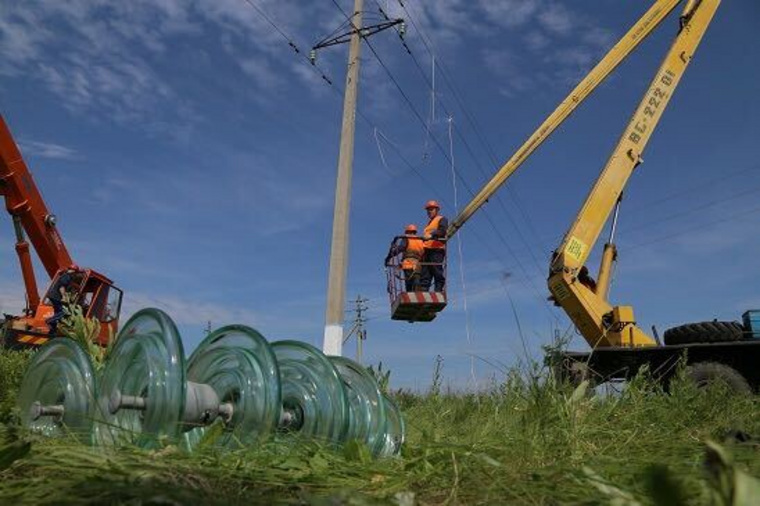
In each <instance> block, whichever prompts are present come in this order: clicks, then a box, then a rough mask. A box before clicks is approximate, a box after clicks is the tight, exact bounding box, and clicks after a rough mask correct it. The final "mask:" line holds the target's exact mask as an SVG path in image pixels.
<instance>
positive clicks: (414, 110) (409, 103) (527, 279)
mask: <svg viewBox="0 0 760 506" xmlns="http://www.w3.org/2000/svg"><path fill="white" fill-rule="evenodd" d="M331 1H332V3H333V4H334V5H335V7H336V8H337V9H338V10H339V11H340V12H341V13H342V14H343V15H344V16H345V17H346V18H347V19H350V20H351V23H352V26H353V27H354V29H355V30H358V27H356V25H354V24H353V19H352V17H349V15H348V14H347V13H346V12H345V11H344V10H343V8H342V7H341V6H340V4H338V2H337V0H331ZM364 42H365V43H366V44H367V47H368V48H369V49H370V51H371V52H372V54H373V55H374V57H375V59H376V60H377V61H378V63H379V64H380V66H381V67H382V68H383V70H384V71H385V73H386V74H387V75H388V78H389V79H390V80H391V82H392V83H393V84H394V85H395V87H396V89H397V90H398V91H399V93H400V94H401V96H402V97H403V98H404V101H405V102H406V104H407V106H408V107H409V109H410V110H411V111H412V113H413V114H414V116H415V117H416V118H417V120H418V121H419V122H420V124H421V125H422V127H423V129H425V128H426V126H427V125H426V122H425V120H424V119H423V117H422V115H421V114H420V113H419V111H418V110H417V108H416V107H415V105H414V103H413V102H412V101H411V99H410V98H409V96H408V95H407V94H406V92H405V91H404V90H403V88H402V87H401V85H400V84H399V83H398V80H397V79H396V78H395V76H394V75H393V73H392V72H391V71H390V69H389V68H388V66H387V65H386V64H385V62H384V61H383V59H382V58H381V57H380V55H379V54H378V53H377V51H376V50H375V48H374V46H373V45H372V44H371V43H370V41H369V40H368V39H367V38H364ZM431 138H432V139H433V142H434V144H435V145H436V147H437V148H438V150H439V151H440V152H441V154H442V155H443V157H444V158H445V159H446V161H447V162H449V163H451V159H450V157H449V155H448V153H446V150H445V149H444V148H443V146H442V145H441V143H440V141H439V140H438V138H437V137H436V136H435V135H432V136H431ZM456 177H457V179H459V181H460V182H461V183H462V185H463V186H464V187H465V189H466V190H467V191H468V193H469V194H470V195H471V196H474V195H475V193H474V191H473V190H472V188H471V187H470V186H469V184H468V183H467V181H466V180H464V179H463V178H462V176H461V174H458V173H457V175H456ZM484 215H485V217H486V220H487V221H488V223H489V225H490V226H491V228H492V229H493V230H494V233H495V234H496V237H498V238H500V240H501V242H502V243H503V244H504V245H505V247H506V248H507V250H508V251H509V252H510V254H511V255H512V256H513V257H514V259H515V262H516V263H517V264H518V266H519V268H520V269H521V270H522V272H523V275H524V276H525V283H527V284H528V285H530V288H531V289H532V290H533V291H534V292H535V294H536V296H537V297H538V300H540V301H541V303H542V304H543V305H544V307H545V308H546V310H547V311H548V312H549V313H550V314H551V315H552V316H553V317H554V318H555V319H557V316H556V315H555V314H554V312H553V310H552V308H551V307H550V306H549V305H548V303H547V302H546V299H545V297H543V296H542V295H541V293H540V291H539V290H538V288H537V287H536V285H535V284H534V283H533V278H532V277H531V276H530V275H528V273H527V270H526V269H525V266H524V265H523V264H522V262H520V259H519V258H518V257H517V256H516V255H514V252H513V250H512V248H511V246H510V245H509V243H508V241H507V240H506V238H505V237H504V236H503V234H502V233H501V232H500V231H499V229H498V227H497V226H496V224H495V223H494V222H493V220H492V218H491V217H490V216H489V215H488V213H486V212H485V211H484ZM557 320H558V319H557Z"/></svg>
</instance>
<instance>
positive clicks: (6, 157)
mask: <svg viewBox="0 0 760 506" xmlns="http://www.w3.org/2000/svg"><path fill="white" fill-rule="evenodd" d="M0 194H2V196H3V197H4V199H5V208H6V209H7V210H8V213H9V214H10V215H11V217H12V219H13V227H14V229H15V232H16V253H17V255H18V259H19V263H20V265H21V275H22V277H23V280H24V287H25V289H26V307H25V308H24V309H23V313H22V314H21V315H9V314H5V315H4V317H5V319H4V325H3V327H2V331H1V332H2V334H1V335H2V341H3V342H4V344H5V346H8V347H12V348H24V347H36V346H40V345H42V344H44V343H46V342H47V341H48V340H49V339H50V338H51V337H55V336H53V335H51V333H50V325H49V324H48V320H49V319H50V318H51V317H52V316H53V314H54V310H53V306H52V304H51V303H50V299H49V295H50V294H51V293H52V291H53V290H57V289H58V288H57V287H58V286H59V283H58V279H59V277H60V276H61V275H62V274H63V273H64V272H66V271H67V270H69V269H71V268H74V269H75V272H74V273H73V275H72V279H73V281H72V282H71V283H70V285H69V287H68V289H67V291H68V293H69V294H70V296H71V300H72V302H73V303H75V304H77V305H79V306H81V307H82V311H83V314H84V315H85V316H87V317H88V318H95V319H97V320H98V321H99V322H100V325H101V328H100V331H99V333H98V336H97V341H98V342H99V343H101V344H106V343H107V342H108V339H109V336H110V335H111V334H112V333H114V334H115V332H116V329H117V327H118V322H119V312H120V311H121V299H122V291H121V290H120V289H119V288H117V287H116V286H114V284H113V282H112V281H111V280H110V279H108V278H107V277H106V276H104V275H103V274H101V273H99V272H97V271H95V270H93V269H87V268H79V267H76V265H75V264H74V262H73V261H72V259H71V255H69V252H68V250H67V249H66V245H65V244H64V242H63V239H62V238H61V235H60V234H59V232H58V227H57V224H56V217H55V215H54V214H52V213H51V212H50V211H49V210H48V208H47V206H46V205H45V201H44V200H43V199H42V195H41V194H40V191H39V189H38V188H37V185H36V184H35V183H34V179H33V178H32V173H31V172H30V171H29V168H28V167H27V165H26V163H25V162H24V159H23V157H22V156H21V151H20V150H19V148H18V145H17V144H16V142H15V141H14V139H13V136H12V135H11V132H10V130H9V129H8V126H7V125H6V123H5V119H4V118H3V117H2V115H0ZM27 236H28V237H29V241H30V242H31V244H32V246H33V247H34V251H35V252H36V253H37V256H38V257H39V259H40V262H41V263H42V266H43V267H44V268H45V271H46V273H47V275H48V276H49V278H50V280H51V283H50V288H49V289H48V291H46V292H45V295H44V296H43V297H41V296H40V293H39V291H38V288H37V279H36V277H35V273H34V267H33V265H32V257H31V254H30V251H29V242H27V239H26V237H27Z"/></svg>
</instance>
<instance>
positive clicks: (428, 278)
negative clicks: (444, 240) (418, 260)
mask: <svg viewBox="0 0 760 506" xmlns="http://www.w3.org/2000/svg"><path fill="white" fill-rule="evenodd" d="M445 260H446V250H445V249H426V250H425V256H424V257H423V259H422V262H423V265H422V276H421V278H420V290H422V291H423V292H427V291H428V290H430V285H431V283H434V288H435V291H436V292H442V291H443V290H444V289H445V288H446V273H445V271H444V269H443V262H444V261H445Z"/></svg>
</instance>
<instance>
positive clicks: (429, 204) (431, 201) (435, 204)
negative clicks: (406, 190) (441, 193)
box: [425, 200, 441, 209]
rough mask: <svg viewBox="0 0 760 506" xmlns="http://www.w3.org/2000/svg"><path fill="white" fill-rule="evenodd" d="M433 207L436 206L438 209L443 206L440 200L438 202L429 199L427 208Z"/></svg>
mask: <svg viewBox="0 0 760 506" xmlns="http://www.w3.org/2000/svg"><path fill="white" fill-rule="evenodd" d="M432 207H434V208H436V209H440V208H441V206H439V205H438V202H436V201H435V200H428V201H427V203H426V204H425V209H430V208H432Z"/></svg>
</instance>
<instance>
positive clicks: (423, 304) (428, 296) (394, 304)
mask: <svg viewBox="0 0 760 506" xmlns="http://www.w3.org/2000/svg"><path fill="white" fill-rule="evenodd" d="M445 307H446V292H402V293H400V294H398V296H397V297H396V299H395V300H393V301H391V319H392V320H404V321H408V322H429V321H432V320H433V319H435V317H436V316H437V314H438V312H439V311H441V310H442V309H443V308H445Z"/></svg>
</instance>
